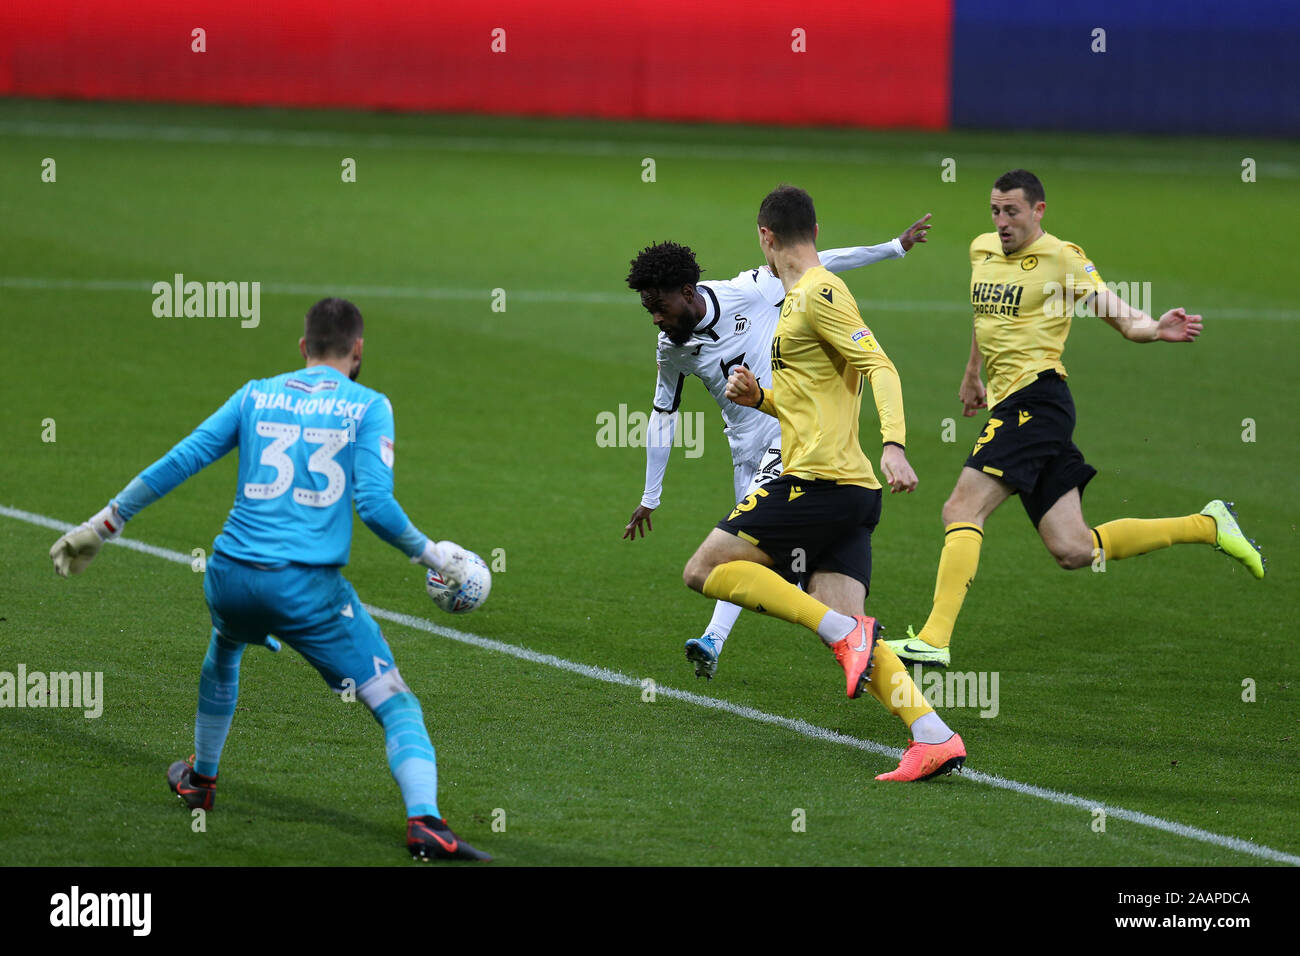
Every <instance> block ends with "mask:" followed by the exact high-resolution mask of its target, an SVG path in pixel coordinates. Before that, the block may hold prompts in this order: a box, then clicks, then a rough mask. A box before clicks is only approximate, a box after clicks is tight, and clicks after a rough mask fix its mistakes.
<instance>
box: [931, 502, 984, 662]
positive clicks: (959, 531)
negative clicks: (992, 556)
mask: <svg viewBox="0 0 1300 956" xmlns="http://www.w3.org/2000/svg"><path fill="white" fill-rule="evenodd" d="M943 535H944V536H943V553H942V554H940V555H939V574H938V577H936V578H935V582H934V607H932V608H931V609H930V617H929V619H928V620H927V621H926V622H925V627H923V628H921V633H920V634H918V635H916V636H917V637H919V638H920V639H921V640H923V641H925V643H927V644H929V645H930V646H931V647H947V646H948V642H949V641H951V640H952V629H953V627H954V625H956V623H957V615H958V613H960V611H961V605H962V602H963V601H965V600H966V591H967V590H968V589H969V588H970V585H971V582H972V581H974V580H975V571H976V570H977V569H978V568H979V566H980V545H981V544H983V543H984V532H983V530H981V528H980V526H979V525H976V524H970V523H969V522H966V521H954V522H953V523H952V524H950V525H948V527H946V528H944V529H943Z"/></svg>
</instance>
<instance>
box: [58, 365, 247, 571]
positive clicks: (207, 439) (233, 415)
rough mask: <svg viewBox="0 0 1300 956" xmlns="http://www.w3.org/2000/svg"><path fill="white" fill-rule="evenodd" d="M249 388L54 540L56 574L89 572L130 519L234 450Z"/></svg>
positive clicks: (245, 387) (228, 401)
mask: <svg viewBox="0 0 1300 956" xmlns="http://www.w3.org/2000/svg"><path fill="white" fill-rule="evenodd" d="M247 389H248V386H247V385H245V386H244V387H243V388H241V389H240V390H239V391H237V392H235V394H234V395H232V396H230V398H229V399H227V400H226V402H225V404H224V405H222V406H221V407H220V408H219V409H217V410H216V411H215V412H213V413H212V414H211V415H209V416H208V418H207V419H206V420H205V421H204V422H203V424H201V425H199V427H198V428H196V429H194V431H192V432H191V433H190V434H189V435H187V436H186V437H185V438H183V439H181V440H180V441H179V442H177V443H176V444H175V445H173V446H172V448H171V450H170V451H169V452H167V454H165V455H163V456H162V457H161V458H159V459H158V460H157V461H155V462H154V463H153V464H152V465H150V466H149V467H148V468H146V469H145V470H144V471H142V472H140V474H139V475H137V476H136V477H135V478H133V479H131V483H130V484H128V485H127V486H126V487H125V488H123V489H122V491H121V492H120V493H119V494H118V495H117V496H116V497H115V498H113V500H112V501H110V502H109V503H108V505H107V506H106V507H105V508H103V509H102V510H101V511H100V512H99V513H98V514H96V515H95V516H94V517H92V518H90V519H89V520H88V521H84V522H82V523H81V524H80V525H78V526H77V527H75V528H73V529H72V530H71V531H69V532H68V533H67V534H65V535H63V537H61V538H59V540H58V541H56V542H54V546H53V547H52V548H50V560H51V561H53V562H54V570H55V572H56V573H57V574H58V575H59V576H60V577H65V578H66V577H67V576H68V575H70V574H80V573H81V572H82V571H84V570H86V566H87V565H88V564H90V562H91V561H93V560H94V559H95V555H97V554H99V550H100V548H102V547H103V546H104V542H105V541H112V540H113V539H114V538H117V537H119V536H120V535H121V534H122V528H123V527H124V526H125V524H126V522H127V521H129V520H131V519H132V518H134V517H135V516H136V514H138V513H139V512H140V511H141V510H142V509H144V508H146V507H148V506H149V505H151V504H153V503H154V502H155V501H157V500H158V499H159V498H161V497H162V496H163V495H165V494H167V492H169V491H171V490H172V489H173V488H175V487H176V486H177V485H179V484H180V483H181V482H183V481H185V480H186V479H187V478H189V477H190V476H191V475H193V474H195V473H196V472H198V471H201V470H202V469H204V468H206V467H207V466H208V465H210V464H212V463H213V462H214V461H216V460H217V459H218V458H221V457H222V456H223V455H225V454H226V453H227V452H229V451H230V450H231V449H232V448H234V447H235V445H236V444H238V442H239V406H240V403H241V402H242V401H243V398H244V395H245V393H246V390H247Z"/></svg>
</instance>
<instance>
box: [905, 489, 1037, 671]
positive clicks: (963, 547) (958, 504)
mask: <svg viewBox="0 0 1300 956" xmlns="http://www.w3.org/2000/svg"><path fill="white" fill-rule="evenodd" d="M1014 491H1015V489H1013V488H1012V487H1011V486H1010V485H1008V484H1007V483H1006V482H1004V481H1001V480H1000V479H998V478H994V477H993V476H992V475H986V474H984V473H983V472H981V471H977V470H976V469H974V468H971V467H969V466H967V467H965V468H963V469H962V470H961V474H960V475H959V476H958V478H957V484H956V486H955V487H954V488H953V490H952V494H951V495H949V496H948V500H947V501H946V502H945V503H944V506H943V531H944V538H943V552H942V553H941V554H940V555H939V572H938V574H937V575H936V577H935V582H934V604H933V606H932V607H931V609H930V616H929V618H928V619H927V620H926V622H925V626H924V627H923V628H921V630H920V633H914V632H913V630H912V628H911V627H908V629H907V636H906V637H902V638H897V639H895V640H893V641H888V642H887V644H888V646H889V647H890V648H892V649H893V651H894V652H895V653H896V654H898V656H899V657H901V658H902V659H903V660H905V661H908V662H911V663H917V664H936V665H938V666H940V667H946V666H947V665H948V663H949V662H950V660H951V654H950V652H949V650H948V645H949V643H950V642H951V641H952V631H953V628H954V626H955V625H956V623H957V615H958V613H960V611H961V606H962V603H963V602H964V601H965V600H966V592H967V590H969V588H970V586H971V582H972V581H974V580H975V572H976V570H977V569H978V568H979V561H980V546H981V544H982V543H983V541H984V522H985V521H986V520H988V516H989V515H991V514H992V513H993V512H994V511H996V510H997V508H998V506H999V505H1001V504H1002V502H1004V501H1006V500H1007V498H1009V497H1010V496H1011V495H1012V494H1013V493H1014Z"/></svg>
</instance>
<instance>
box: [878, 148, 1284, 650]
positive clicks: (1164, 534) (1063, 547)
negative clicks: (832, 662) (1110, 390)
mask: <svg viewBox="0 0 1300 956" xmlns="http://www.w3.org/2000/svg"><path fill="white" fill-rule="evenodd" d="M990 202H991V206H992V212H993V226H994V228H995V229H996V232H989V233H985V234H984V235H982V236H978V237H976V239H975V241H974V242H972V243H971V246H970V260H971V306H972V310H973V311H974V313H975V331H974V334H973V336H972V338H971V353H970V360H969V362H968V363H967V366H966V374H965V375H964V376H963V378H962V381H961V388H960V390H959V392H958V399H959V400H960V401H961V403H962V405H963V411H964V414H965V415H966V416H967V417H970V416H972V415H974V414H975V412H976V410H977V409H980V408H988V407H990V406H991V411H990V413H989V420H988V422H987V423H986V424H985V426H984V431H983V432H982V433H981V434H980V436H979V438H978V439H977V440H976V442H975V448H974V450H973V451H972V452H971V454H970V457H969V458H967V459H966V466H965V467H964V468H963V469H962V472H961V475H960V477H959V478H958V479H957V485H956V487H955V488H954V489H953V491H952V495H951V496H950V497H949V498H948V501H947V503H946V504H944V506H943V526H944V546H943V552H942V554H941V555H940V557H939V573H938V580H937V581H936V582H935V589H934V605H933V608H932V610H931V611H930V617H929V619H928V620H927V621H926V622H925V626H924V627H923V628H922V629H921V632H920V633H919V634H914V633H913V632H912V629H911V628H910V627H909V628H908V636H907V637H906V638H899V639H896V640H893V641H890V642H889V646H890V647H892V648H893V649H894V651H895V652H896V653H897V654H898V656H899V657H901V658H902V659H903V660H905V661H909V662H914V663H921V664H936V665H939V666H943V667H946V666H947V665H948V664H949V663H950V660H951V656H950V651H949V643H950V641H951V639H952V631H953V626H954V624H955V623H956V620H957V614H958V612H959V611H960V610H961V605H962V602H963V600H965V597H966V591H967V589H968V588H969V587H970V584H971V582H972V581H973V580H974V578H975V570H976V568H977V567H978V566H979V553H980V544H981V542H982V541H983V537H984V531H983V529H984V522H985V521H986V520H987V519H988V516H989V515H990V514H992V513H993V511H994V510H995V509H996V508H997V507H998V506H999V505H1001V504H1002V502H1004V501H1006V499H1007V498H1009V497H1010V496H1011V495H1014V494H1019V495H1020V502H1021V504H1022V505H1024V508H1025V512H1026V513H1027V514H1028V515H1029V519H1030V520H1031V521H1032V522H1033V523H1034V527H1036V528H1037V529H1038V533H1039V536H1040V537H1042V539H1043V544H1045V545H1046V546H1047V550H1048V551H1050V552H1051V554H1052V557H1054V558H1056V561H1057V563H1058V564H1060V566H1061V567H1062V568H1066V569H1067V570H1070V569H1076V568H1084V567H1090V566H1093V565H1094V562H1099V561H1116V560H1119V559H1120V558H1128V557H1132V556H1134V555H1138V554H1146V553H1147V552H1148V551H1155V550H1157V549H1159V548H1167V547H1169V546H1170V545H1174V544H1189V543H1201V544H1208V545H1214V546H1216V547H1218V548H1219V549H1220V550H1222V551H1225V552H1227V553H1228V554H1230V555H1232V556H1233V557H1234V558H1236V559H1237V560H1239V561H1241V562H1242V563H1243V564H1244V565H1246V567H1247V568H1249V569H1250V572H1251V573H1252V574H1253V575H1254V576H1255V577H1257V578H1262V577H1263V576H1264V561H1263V556H1262V555H1261V554H1260V551H1259V548H1258V547H1256V546H1255V544H1254V542H1253V541H1250V540H1249V539H1247V538H1246V536H1245V535H1244V534H1242V532H1241V528H1240V527H1239V526H1238V525H1237V521H1236V513H1235V512H1234V511H1233V510H1232V506H1231V504H1228V503H1225V502H1223V501H1221V500H1218V499H1216V500H1214V501H1211V502H1210V503H1209V504H1207V505H1206V506H1205V507H1204V508H1203V509H1202V510H1201V512H1200V513H1199V514H1193V515H1186V516H1183V517H1178V518H1155V519H1139V518H1121V519H1119V520H1117V521H1109V522H1107V523H1106V524H1103V525H1099V526H1098V527H1095V528H1090V527H1089V526H1088V525H1087V524H1086V523H1085V522H1084V519H1083V510H1082V505H1081V498H1082V495H1083V489H1084V487H1085V486H1086V485H1087V484H1088V482H1089V481H1090V480H1091V479H1092V477H1093V475H1095V474H1096V473H1097V472H1096V469H1094V468H1093V467H1092V466H1091V465H1089V464H1088V463H1087V462H1086V461H1084V459H1083V454H1082V453H1081V452H1080V451H1079V449H1078V448H1077V447H1076V446H1075V444H1074V441H1073V437H1072V436H1073V432H1074V421H1075V418H1074V401H1073V399H1072V398H1071V397H1070V390H1069V388H1068V387H1067V386H1066V384H1065V378H1066V372H1065V366H1064V365H1063V364H1062V363H1061V353H1062V351H1063V350H1064V348H1065V339H1066V336H1067V335H1069V333H1070V319H1071V316H1072V315H1073V313H1074V307H1075V303H1077V302H1085V303H1086V304H1087V305H1088V307H1089V308H1090V309H1091V310H1092V312H1093V314H1094V315H1097V316H1100V317H1101V318H1102V319H1104V320H1105V321H1106V322H1107V323H1108V324H1109V325H1111V326H1113V327H1114V328H1115V329H1116V330H1117V331H1118V332H1119V333H1120V334H1121V335H1123V336H1124V337H1125V338H1126V339H1129V340H1130V341H1133V342H1192V341H1194V340H1195V339H1196V337H1197V336H1198V335H1199V334H1200V333H1201V327H1202V323H1201V317H1200V316H1199V315H1188V314H1187V313H1186V312H1185V311H1184V310H1183V309H1181V308H1179V309H1170V310H1169V311H1168V312H1166V313H1165V314H1164V315H1162V316H1161V317H1160V318H1159V320H1156V319H1154V318H1152V317H1151V316H1149V315H1147V314H1146V313H1145V312H1143V311H1142V310H1141V309H1137V308H1134V307H1133V306H1131V305H1129V304H1128V303H1127V302H1125V301H1124V300H1123V299H1121V298H1120V297H1119V296H1118V295H1116V294H1115V293H1114V292H1112V291H1111V290H1109V289H1108V288H1107V287H1106V285H1105V284H1104V283H1103V282H1102V281H1101V276H1099V275H1098V274H1097V269H1096V267H1095V266H1093V264H1092V263H1091V262H1090V261H1089V260H1088V257H1087V256H1086V255H1084V253H1083V250H1082V249H1080V248H1079V247H1078V246H1076V245H1074V244H1072V243H1069V242H1065V241H1063V240H1061V239H1058V238H1057V237H1056V236H1053V235H1052V234H1051V233H1047V232H1044V231H1043V226H1042V219H1043V213H1044V211H1045V210H1046V208H1047V203H1046V202H1045V196H1044V192H1043V184H1042V183H1041V182H1039V180H1038V177H1037V176H1035V175H1034V174H1033V173H1031V172H1028V171H1027V170H1023V169H1015V170H1012V171H1011V172H1008V173H1006V174H1004V175H1003V176H1002V177H1000V178H999V179H998V180H997V182H996V183H994V184H993V192H992V195H991V198H990ZM981 360H982V361H983V365H984V370H985V372H986V373H987V375H988V388H987V390H986V389H985V387H984V385H983V384H982V383H981V382H980V364H981Z"/></svg>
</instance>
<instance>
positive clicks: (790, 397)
mask: <svg viewBox="0 0 1300 956" xmlns="http://www.w3.org/2000/svg"><path fill="white" fill-rule="evenodd" d="M864 377H865V378H866V379H867V380H868V381H869V382H870V383H871V392H872V395H873V396H874V397H875V400H876V410H877V412H878V413H879V415H880V434H881V438H882V440H883V441H892V442H897V443H898V444H900V445H902V444H904V443H905V439H906V434H907V432H906V427H905V425H904V421H903V390H902V385H901V383H900V382H899V378H898V371H897V370H896V369H895V368H894V363H893V362H891V361H890V360H889V358H888V356H886V355H885V353H884V351H883V350H882V349H881V347H880V343H879V342H877V341H876V338H875V336H874V335H872V333H871V330H870V329H869V328H867V327H866V325H865V324H864V323H863V321H862V316H861V314H860V313H859V312H858V305H857V303H856V302H855V301H854V300H853V296H852V295H850V294H849V290H848V287H847V286H845V285H844V283H843V282H842V281H841V280H840V278H839V277H838V276H836V275H835V274H834V273H833V272H830V271H829V270H827V269H826V268H824V267H822V266H816V267H814V268H812V269H809V270H808V271H807V272H805V273H804V274H803V276H802V277H801V278H800V279H799V282H798V283H797V284H796V285H795V286H794V288H792V289H791V290H790V291H789V292H788V293H787V294H786V297H785V301H784V302H782V303H781V318H780V319H779V320H778V322H777V325H776V332H775V334H774V335H773V337H772V388H771V389H764V390H763V400H762V402H761V404H760V405H759V408H760V409H762V410H763V411H765V412H767V413H768V414H769V415H772V414H775V415H776V417H777V418H778V419H779V420H780V422H781V460H782V462H783V463H784V466H785V467H784V471H783V472H782V474H794V475H798V476H799V477H800V478H809V479H825V480H829V481H837V482H840V483H841V484H848V485H861V486H862V487H864V488H879V487H880V482H879V481H877V480H876V473H875V472H874V471H872V469H871V462H870V461H868V460H867V456H866V455H865V454H863V451H862V446H861V445H860V444H858V416H859V415H860V414H861V411H862V380H863V378H864Z"/></svg>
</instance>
